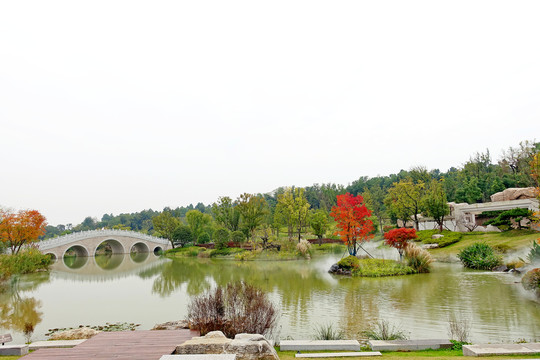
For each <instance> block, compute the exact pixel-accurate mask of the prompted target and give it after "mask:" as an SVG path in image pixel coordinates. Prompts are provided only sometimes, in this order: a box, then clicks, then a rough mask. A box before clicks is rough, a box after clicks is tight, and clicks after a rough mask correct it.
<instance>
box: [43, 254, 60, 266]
mask: <svg viewBox="0 0 540 360" xmlns="http://www.w3.org/2000/svg"><path fill="white" fill-rule="evenodd" d="M45 255H49V258H50V259H51V262H53V263H55V262H56V260H58V259H57V258H56V254H55V253H52V252H50V253H46V254H45Z"/></svg>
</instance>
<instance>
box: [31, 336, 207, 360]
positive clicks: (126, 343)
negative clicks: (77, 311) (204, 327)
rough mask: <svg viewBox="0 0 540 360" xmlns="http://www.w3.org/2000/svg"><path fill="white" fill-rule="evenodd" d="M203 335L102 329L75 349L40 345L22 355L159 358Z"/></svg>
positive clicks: (38, 358) (44, 359)
mask: <svg viewBox="0 0 540 360" xmlns="http://www.w3.org/2000/svg"><path fill="white" fill-rule="evenodd" d="M194 336H199V333H198V332H196V331H191V330H137V331H117V332H101V333H99V334H97V335H95V336H94V337H92V338H90V339H88V340H87V341H85V342H83V343H82V344H80V345H77V346H75V347H74V348H71V349H40V350H36V351H34V352H32V353H30V354H28V355H26V356H23V357H22V358H21V359H24V360H52V359H59V360H62V359H77V360H86V359H96V360H102V359H103V360H104V359H114V360H128V359H131V360H159V358H160V357H161V356H163V355H170V354H172V352H173V351H174V350H175V349H176V346H177V345H180V344H182V343H183V342H184V341H186V340H189V339H191V338H192V337H194Z"/></svg>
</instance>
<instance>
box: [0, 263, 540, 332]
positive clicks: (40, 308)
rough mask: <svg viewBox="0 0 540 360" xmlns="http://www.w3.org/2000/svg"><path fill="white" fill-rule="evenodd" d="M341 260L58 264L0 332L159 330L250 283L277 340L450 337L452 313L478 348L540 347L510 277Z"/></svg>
mask: <svg viewBox="0 0 540 360" xmlns="http://www.w3.org/2000/svg"><path fill="white" fill-rule="evenodd" d="M340 256H341V254H335V255H330V254H328V255H322V256H317V257H315V258H314V259H312V260H309V261H305V260H301V261H263V262H236V261H228V260H213V259H191V258H190V259H175V260H169V259H165V258H159V257H156V256H155V255H153V254H139V255H137V256H132V255H129V254H127V255H120V256H108V257H107V256H104V257H96V258H78V259H75V260H74V259H66V260H64V261H58V262H57V263H56V264H54V266H53V270H52V271H51V272H50V273H41V274H33V275H29V276H22V277H20V278H18V279H17V280H15V281H13V284H12V286H11V287H10V288H9V289H8V290H7V291H5V292H3V293H1V294H0V333H5V332H10V333H12V334H13V335H14V337H15V341H16V342H23V341H24V337H23V335H22V333H21V330H22V328H23V326H24V323H25V322H33V323H36V331H35V333H34V335H33V337H32V339H33V340H42V339H46V336H45V333H46V332H47V330H48V329H50V328H56V327H77V326H79V325H102V324H105V323H107V322H109V323H115V322H129V323H132V322H133V323H137V324H141V326H140V327H139V329H150V328H152V327H153V326H154V325H155V324H157V323H161V322H165V321H171V320H178V319H183V318H185V317H186V314H187V306H188V303H189V299H190V297H191V296H194V295H197V294H200V293H201V292H204V291H205V290H207V289H209V288H211V287H212V286H215V284H220V285H224V284H227V283H228V282H231V281H237V280H244V281H246V282H248V283H252V284H255V285H257V286H259V287H261V288H263V289H264V290H265V291H267V292H268V293H269V294H270V296H271V299H272V300H273V301H274V302H275V303H276V304H277V305H278V307H279V309H280V314H281V315H280V321H279V328H278V329H277V330H276V335H277V336H279V337H280V338H281V339H285V338H294V339H301V338H312V337H313V334H314V333H315V327H317V326H318V325H324V324H334V325H335V326H336V327H338V328H340V329H342V330H344V331H345V332H346V333H347V337H349V338H358V339H360V338H362V337H363V336H362V332H363V331H364V330H366V329H368V328H370V327H371V326H373V325H374V324H375V323H376V322H377V321H378V320H382V319H384V320H387V321H389V322H390V323H391V324H394V325H396V326H398V327H400V328H401V329H403V330H404V331H405V332H407V333H408V334H409V336H410V338H446V337H447V336H448V334H447V329H448V317H449V316H451V315H452V314H453V315H454V316H457V317H458V318H463V319H467V320H468V321H470V323H471V327H472V329H471V338H472V340H473V341H475V342H513V341H516V340H518V339H527V340H531V339H536V340H539V341H540V304H539V302H538V301H537V300H535V298H534V296H533V295H532V293H528V292H526V291H525V290H523V288H522V287H521V284H520V283H518V282H519V280H520V279H519V277H517V276H514V275H512V274H506V273H491V272H477V271H467V270H464V269H463V268H462V267H461V265H460V264H442V263H441V264H439V263H437V264H434V267H433V271H432V272H431V273H430V274H421V275H412V276H399V277H386V278H348V277H337V276H333V275H330V274H328V273H327V270H328V269H329V268H330V266H331V265H332V264H333V263H335V262H336V261H337V260H338V259H339V258H340Z"/></svg>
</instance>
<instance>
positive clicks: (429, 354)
mask: <svg viewBox="0 0 540 360" xmlns="http://www.w3.org/2000/svg"><path fill="white" fill-rule="evenodd" d="M277 353H278V356H279V359H280V360H296V358H295V357H294V354H295V353H296V352H295V351H277ZM539 355H540V354H536V355H530V356H524V355H511V356H489V357H473V356H463V352H462V351H461V350H423V351H399V352H393V351H385V352H382V356H374V357H370V358H369V359H381V360H393V359H396V360H397V359H402V360H422V359H426V360H429V359H434V358H436V359H455V358H456V357H461V358H462V359H471V360H473V359H490V360H496V359H538V356H539ZM328 359H331V360H334V359H335V360H365V359H366V357H362V358H361V357H340V358H328Z"/></svg>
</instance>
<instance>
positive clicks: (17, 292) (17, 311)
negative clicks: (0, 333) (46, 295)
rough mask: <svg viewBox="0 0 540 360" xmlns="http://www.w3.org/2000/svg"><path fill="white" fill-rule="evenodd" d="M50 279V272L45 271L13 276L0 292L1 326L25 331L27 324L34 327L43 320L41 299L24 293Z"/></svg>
mask: <svg viewBox="0 0 540 360" xmlns="http://www.w3.org/2000/svg"><path fill="white" fill-rule="evenodd" d="M48 281H49V273H48V272H43V273H38V274H33V275H26V276H23V277H13V278H12V279H11V281H10V283H9V284H8V285H7V286H6V288H5V289H4V291H3V292H2V293H1V294H0V328H3V329H10V330H12V331H16V332H21V333H22V332H23V331H24V328H25V324H32V325H33V326H34V327H35V326H36V325H37V324H39V323H40V322H41V321H42V316H43V313H42V312H41V311H40V308H41V301H39V300H36V299H35V298H33V297H25V296H24V293H25V292H27V291H33V290H35V289H37V287H38V286H40V285H41V284H43V283H46V282H48Z"/></svg>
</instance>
